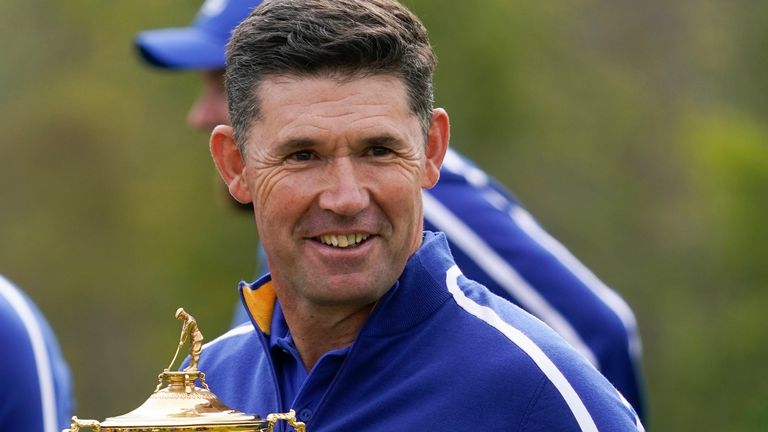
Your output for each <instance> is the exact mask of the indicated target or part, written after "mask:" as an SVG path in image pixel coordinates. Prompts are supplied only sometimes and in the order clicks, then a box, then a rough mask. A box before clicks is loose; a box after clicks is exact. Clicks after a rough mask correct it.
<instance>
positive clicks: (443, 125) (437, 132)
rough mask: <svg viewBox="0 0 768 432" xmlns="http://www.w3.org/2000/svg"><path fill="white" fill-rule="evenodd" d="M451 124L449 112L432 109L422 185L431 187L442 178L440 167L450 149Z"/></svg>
mask: <svg viewBox="0 0 768 432" xmlns="http://www.w3.org/2000/svg"><path fill="white" fill-rule="evenodd" d="M450 135H451V126H450V122H449V121H448V113H447V112H445V110H444V109H442V108H435V109H434V110H432V119H431V120H430V123H429V135H427V149H426V155H425V156H426V166H425V170H424V176H423V178H422V180H421V187H423V188H425V189H430V188H431V187H433V186H434V185H435V184H436V183H437V180H439V179H440V167H441V166H442V165H443V159H444V158H445V153H446V152H447V151H448V141H449V140H450Z"/></svg>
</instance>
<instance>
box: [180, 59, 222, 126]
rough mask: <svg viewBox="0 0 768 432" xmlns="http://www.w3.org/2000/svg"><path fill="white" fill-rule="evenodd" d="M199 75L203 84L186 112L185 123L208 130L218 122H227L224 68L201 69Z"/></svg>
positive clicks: (218, 123)
mask: <svg viewBox="0 0 768 432" xmlns="http://www.w3.org/2000/svg"><path fill="white" fill-rule="evenodd" d="M200 75H201V78H202V81H203V86H202V89H201V91H200V95H199V96H198V97H197V100H195V103H194V105H192V108H190V110H189V113H188V114H187V124H188V125H189V126H191V127H193V128H195V129H198V130H201V131H204V132H210V131H212V130H213V128H214V127H216V126H218V125H220V124H229V112H228V111H227V92H226V90H225V89H224V70H223V69H221V70H208V71H202V72H200Z"/></svg>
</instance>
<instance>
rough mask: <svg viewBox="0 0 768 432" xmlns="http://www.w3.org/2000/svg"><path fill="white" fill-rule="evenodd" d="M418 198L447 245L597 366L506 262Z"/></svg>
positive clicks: (428, 198) (435, 205)
mask: <svg viewBox="0 0 768 432" xmlns="http://www.w3.org/2000/svg"><path fill="white" fill-rule="evenodd" d="M422 196H423V197H424V217H425V218H426V219H427V220H429V222H430V223H432V224H433V225H435V226H436V227H437V228H438V229H439V230H440V231H443V232H445V233H446V235H447V236H448V238H449V239H450V240H451V242H453V243H455V244H456V245H457V246H459V247H460V248H461V249H462V250H463V251H464V253H466V254H467V255H468V256H469V257H470V258H472V260H473V261H475V263H476V264H477V265H478V266H480V267H481V268H482V269H483V271H485V272H486V273H488V275H490V276H491V277H492V278H493V279H494V280H495V281H496V283H498V284H499V285H500V286H501V287H502V288H504V289H505V290H506V291H507V292H509V293H510V294H511V295H512V296H514V297H515V298H516V299H517V300H518V301H519V303H520V306H522V307H523V308H525V309H526V310H527V311H528V312H530V313H531V314H533V315H535V316H536V317H538V318H539V319H540V320H542V321H544V322H545V323H547V324H548V325H549V326H550V327H552V329H554V330H555V331H556V332H557V333H558V334H559V335H560V336H562V338H563V339H565V340H566V341H567V342H568V343H569V344H571V345H572V346H573V347H574V348H575V349H576V350H577V351H578V352H579V353H580V354H581V355H583V356H584V357H585V358H586V359H587V360H588V361H589V362H590V363H592V365H593V366H595V367H596V368H599V367H600V365H599V362H598V360H597V357H596V356H595V354H594V353H593V352H592V350H590V349H589V347H588V346H587V344H586V343H585V342H584V340H583V339H582V338H581V336H580V335H579V334H578V332H577V331H576V330H575V329H574V328H573V326H571V324H570V323H569V322H568V321H567V320H566V319H565V318H564V317H563V316H562V315H561V314H560V313H559V312H558V311H557V309H555V308H554V307H552V305H551V304H549V302H547V300H546V299H545V298H544V297H542V296H541V294H539V292H538V291H536V290H535V289H533V287H531V285H530V284H529V283H528V282H527V281H526V280H525V279H523V278H522V277H521V276H520V274H519V273H518V272H517V271H516V270H515V269H514V268H513V267H512V266H511V265H509V263H508V262H507V261H506V260H504V259H503V258H502V257H501V256H499V254H497V253H496V252H495V251H494V250H493V248H491V247H490V246H489V245H488V244H487V243H486V242H485V241H484V240H483V239H482V238H480V236H478V235H477V233H475V232H474V231H473V230H472V229H471V228H469V227H468V226H467V225H466V224H465V223H464V222H463V221H461V220H460V219H459V218H458V217H457V216H456V215H455V214H453V213H452V212H451V211H450V210H449V209H448V208H446V207H445V206H444V205H443V204H442V203H440V202H439V201H438V200H437V199H436V198H435V197H433V196H432V195H431V194H430V193H429V192H426V191H424V192H423V193H422Z"/></svg>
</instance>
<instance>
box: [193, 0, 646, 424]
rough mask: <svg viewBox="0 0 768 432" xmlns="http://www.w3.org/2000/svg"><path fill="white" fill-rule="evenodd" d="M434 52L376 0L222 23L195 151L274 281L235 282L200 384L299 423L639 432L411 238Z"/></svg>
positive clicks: (581, 366)
mask: <svg viewBox="0 0 768 432" xmlns="http://www.w3.org/2000/svg"><path fill="white" fill-rule="evenodd" d="M434 61H435V60H434V57H433V53H432V49H431V46H430V44H429V40H428V38H427V35H426V30H425V29H424V28H423V26H422V25H421V23H420V22H419V21H418V19H416V17H415V16H413V15H412V14H411V13H410V12H409V11H408V10H407V9H405V8H404V7H402V6H401V5H400V4H398V3H396V2H394V1H391V0H373V1H369V0H313V1H306V0H304V1H301V0H273V1H269V2H266V3H264V4H263V5H261V6H260V7H258V8H257V9H255V10H254V12H253V13H252V14H251V15H250V16H249V17H248V18H247V19H246V20H245V21H243V23H241V24H240V25H239V26H238V28H237V30H236V31H235V33H234V34H233V36H232V39H231V41H230V42H229V48H228V54H227V65H228V67H227V71H226V74H227V79H226V83H227V97H228V102H229V114H230V118H231V120H232V126H231V127H230V126H226V125H220V126H217V127H216V128H215V129H214V131H213V133H212V135H211V140H210V147H211V153H212V155H213V158H214V161H215V163H216V166H217V168H218V170H219V173H220V174H221V176H222V178H223V179H224V181H225V183H226V185H227V187H228V189H229V192H230V194H231V195H232V196H233V197H234V198H235V199H237V200H238V201H239V202H242V203H245V202H251V203H252V204H253V209H254V210H253V212H254V217H255V220H256V225H257V229H258V232H259V238H260V239H261V242H262V244H263V247H264V251H265V254H266V260H267V264H268V267H269V269H270V273H269V274H268V275H266V276H264V277H263V278H261V279H260V280H259V281H257V282H255V283H254V284H252V285H249V284H245V283H244V284H242V285H241V296H242V298H243V302H244V304H245V306H246V307H247V309H248V312H249V315H250V316H251V318H252V322H253V323H254V324H252V325H251V324H247V325H245V326H242V327H238V328H236V329H234V330H232V331H230V332H229V333H227V334H225V335H224V336H222V337H220V338H218V339H216V340H215V341H213V342H211V343H210V344H208V345H207V346H206V348H204V355H202V356H201V359H200V366H199V367H200V370H202V371H204V372H205V373H206V375H207V376H208V377H209V378H208V384H209V386H210V387H211V390H212V391H214V392H215V393H217V394H218V395H219V396H220V398H221V399H222V400H223V401H224V402H225V403H226V404H228V405H230V406H232V407H233V408H235V409H239V410H242V411H247V412H254V413H257V414H260V415H266V414H267V413H270V412H283V411H286V410H287V409H288V408H293V409H295V410H296V411H297V412H298V417H299V419H300V420H301V421H304V422H306V424H307V428H308V430H311V431H342V430H366V431H385V430H386V431H391V430H414V429H416V428H421V427H428V428H430V429H436V430H456V431H464V430H498V429H505V430H510V429H511V430H558V431H563V430H598V429H600V430H611V431H618V430H637V429H641V428H642V426H641V425H640V423H639V420H637V418H636V416H635V414H634V411H633V410H632V408H631V407H630V405H629V404H628V403H627V402H626V401H625V400H624V399H623V398H622V396H621V395H620V393H619V392H618V391H616V389H614V388H613V387H612V386H611V385H610V384H609V383H608V381H607V380H606V379H605V378H604V377H603V376H602V375H601V374H600V373H599V372H597V370H596V369H594V368H593V367H592V366H591V365H589V364H588V363H587V362H586V360H585V359H584V358H583V357H582V356H581V355H579V354H578V353H577V352H576V351H575V350H573V348H571V347H570V346H569V345H568V344H567V343H565V342H564V341H563V340H562V339H561V338H560V337H559V336H557V334H556V333H554V332H553V331H552V330H551V329H550V328H549V327H547V326H546V325H544V324H543V323H541V322H540V321H538V320H536V319H535V318H533V317H532V316H530V315H528V314H527V313H526V312H524V311H522V310H521V309H519V308H517V307H516V306H514V305H513V304H512V303H509V302H507V301H505V300H503V299H501V298H499V297H497V296H495V295H493V294H491V293H490V292H489V291H488V290H487V289H486V288H484V287H483V286H481V285H479V284H477V283H475V282H473V281H471V280H469V279H467V278H465V277H464V276H463V275H462V274H461V271H460V270H459V269H458V267H457V266H456V265H455V263H454V262H453V259H452V257H451V255H450V252H449V250H448V246H447V242H446V240H445V237H444V236H443V235H442V234H435V233H431V232H424V231H423V230H422V223H423V222H422V217H423V215H422V213H423V204H422V195H421V190H422V189H428V188H431V187H432V186H434V185H435V184H436V183H437V180H438V178H439V176H440V167H441V164H442V161H443V158H444V156H445V153H446V151H447V145H448V137H449V124H448V115H447V114H446V112H445V111H444V110H442V109H433V107H432V100H433V98H432V74H433V68H434Z"/></svg>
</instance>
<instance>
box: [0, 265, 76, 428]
mask: <svg viewBox="0 0 768 432" xmlns="http://www.w3.org/2000/svg"><path fill="white" fill-rule="evenodd" d="M0 353H2V354H0V431H4V432H5V431H8V432H10V431H24V432H59V431H61V430H62V429H64V428H67V427H69V424H70V423H69V421H70V416H71V415H72V409H73V406H72V405H73V398H72V381H71V377H70V373H69V367H68V366H67V363H66V362H65V361H64V358H63V357H62V355H61V351H60V350H59V345H58V343H57V342H56V336H54V334H53V331H51V328H50V327H49V325H48V323H47V322H46V320H45V318H44V317H43V315H42V313H41V312H40V310H39V309H38V308H37V307H36V306H35V305H34V304H33V303H32V301H31V300H30V299H29V297H27V296H26V295H25V294H24V293H22V292H21V290H20V289H19V288H17V287H16V286H15V285H13V284H12V283H11V282H10V281H9V280H8V279H6V278H4V277H3V276H2V275H0Z"/></svg>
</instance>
